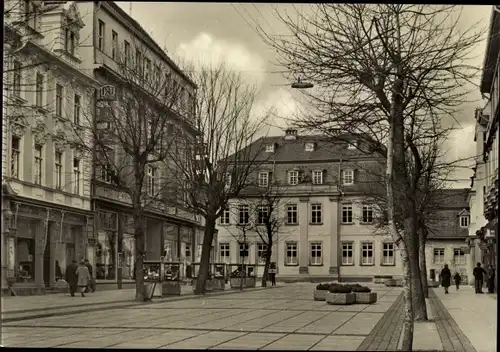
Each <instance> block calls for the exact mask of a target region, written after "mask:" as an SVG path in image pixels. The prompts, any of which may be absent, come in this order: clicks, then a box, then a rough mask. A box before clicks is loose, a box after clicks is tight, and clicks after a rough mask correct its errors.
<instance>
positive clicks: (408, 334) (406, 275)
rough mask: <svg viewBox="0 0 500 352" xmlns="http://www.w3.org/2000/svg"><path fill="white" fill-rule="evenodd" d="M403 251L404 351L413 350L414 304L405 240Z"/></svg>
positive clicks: (402, 243)
mask: <svg viewBox="0 0 500 352" xmlns="http://www.w3.org/2000/svg"><path fill="white" fill-rule="evenodd" d="M399 249H400V253H401V262H402V264H403V298H404V322H403V340H402V341H403V344H402V348H401V350H402V351H412V350H413V324H414V322H413V320H414V317H413V306H412V292H411V291H412V287H411V280H410V277H411V270H410V257H409V256H408V251H407V248H406V244H405V243H404V241H402V242H401V243H400V246H399Z"/></svg>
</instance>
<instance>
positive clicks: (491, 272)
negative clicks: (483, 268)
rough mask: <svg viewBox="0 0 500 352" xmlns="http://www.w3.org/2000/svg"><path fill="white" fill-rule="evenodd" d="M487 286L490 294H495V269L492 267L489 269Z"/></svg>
mask: <svg viewBox="0 0 500 352" xmlns="http://www.w3.org/2000/svg"><path fill="white" fill-rule="evenodd" d="M486 284H487V286H488V293H495V268H494V267H493V266H492V265H490V266H489V268H488V280H487V281H486Z"/></svg>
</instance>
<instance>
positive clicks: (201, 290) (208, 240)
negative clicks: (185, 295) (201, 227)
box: [194, 217, 215, 295]
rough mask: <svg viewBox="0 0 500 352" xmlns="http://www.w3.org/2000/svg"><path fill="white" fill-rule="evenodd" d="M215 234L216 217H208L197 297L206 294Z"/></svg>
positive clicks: (196, 290) (197, 284) (197, 281)
mask: <svg viewBox="0 0 500 352" xmlns="http://www.w3.org/2000/svg"><path fill="white" fill-rule="evenodd" d="M214 232H215V217H207V218H206V219H205V231H204V233H203V246H202V249H201V259H200V269H199V270H198V278H197V280H196V289H195V291H194V293H195V294H196V295H203V294H205V284H206V282H207V279H208V267H209V265H210V249H211V248H212V241H213V239H214Z"/></svg>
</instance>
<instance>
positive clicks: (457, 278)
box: [453, 272, 462, 290]
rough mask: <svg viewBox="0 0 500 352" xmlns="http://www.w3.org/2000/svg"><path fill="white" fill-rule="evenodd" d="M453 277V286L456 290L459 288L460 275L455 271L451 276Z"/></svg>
mask: <svg viewBox="0 0 500 352" xmlns="http://www.w3.org/2000/svg"><path fill="white" fill-rule="evenodd" d="M453 279H454V280H455V286H456V287H457V290H458V289H459V288H460V282H461V281H462V277H461V276H460V274H459V273H458V272H456V273H455V275H454V276H453Z"/></svg>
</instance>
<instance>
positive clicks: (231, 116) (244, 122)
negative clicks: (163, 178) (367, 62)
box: [164, 64, 267, 294]
mask: <svg viewBox="0 0 500 352" xmlns="http://www.w3.org/2000/svg"><path fill="white" fill-rule="evenodd" d="M192 73H193V80H194V81H195V82H196V83H197V85H198V90H197V96H196V108H195V114H196V124H197V129H198V135H197V137H196V138H195V139H189V138H185V137H186V136H185V135H184V134H178V135H176V140H179V141H182V145H183V148H184V149H183V153H182V154H184V155H186V158H180V157H179V156H180V155H172V160H173V162H172V164H171V166H172V168H171V173H172V175H173V178H172V182H174V183H175V185H176V187H172V188H173V189H176V190H177V191H176V192H175V191H174V193H173V194H171V195H170V197H166V198H165V200H164V201H165V202H167V203H170V204H182V205H183V206H185V207H187V208H188V209H190V210H192V211H193V212H195V213H196V214H199V215H201V216H203V217H204V219H205V230H204V236H203V247H202V254H201V263H200V270H199V273H198V280H197V287H196V289H195V293H196V294H204V293H205V282H206V280H207V275H208V266H209V260H210V258H209V254H210V248H211V245H212V241H213V238H214V231H215V224H216V220H217V219H218V218H219V217H220V216H221V214H222V212H223V211H224V210H225V209H227V206H228V200H229V199H232V198H236V197H237V196H238V194H239V193H240V191H241V190H242V189H244V188H245V187H246V186H247V185H248V183H249V178H248V176H249V175H250V174H251V173H252V172H253V171H254V170H256V167H257V164H258V163H257V162H256V161H257V157H258V156H259V154H260V151H261V149H262V148H263V146H262V144H261V140H260V141H259V140H257V138H256V136H257V133H258V132H260V128H261V127H262V125H263V124H262V121H264V119H265V118H267V114H266V116H261V117H258V116H253V115H252V113H253V111H252V108H253V106H254V102H255V97H256V95H257V92H256V90H255V87H252V86H248V85H246V84H244V83H243V81H242V79H241V76H240V75H239V74H236V73H234V72H231V71H229V70H228V69H227V68H226V67H225V66H224V64H219V65H216V66H204V67H201V68H200V69H198V70H192ZM179 194H180V195H183V194H185V195H186V197H184V198H183V199H182V197H180V196H179Z"/></svg>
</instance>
